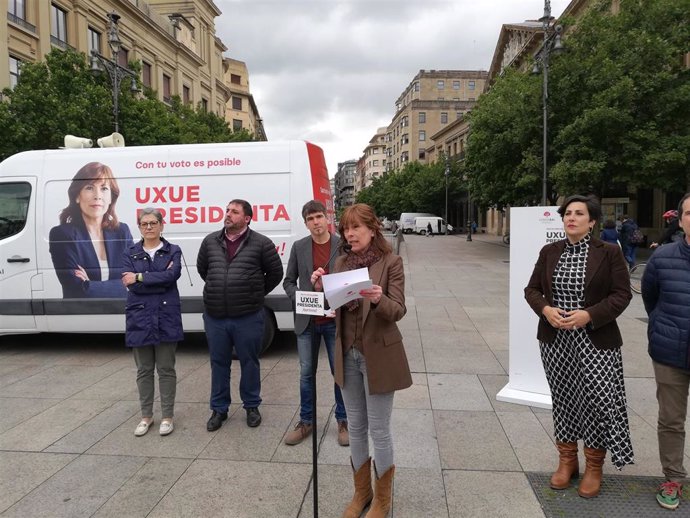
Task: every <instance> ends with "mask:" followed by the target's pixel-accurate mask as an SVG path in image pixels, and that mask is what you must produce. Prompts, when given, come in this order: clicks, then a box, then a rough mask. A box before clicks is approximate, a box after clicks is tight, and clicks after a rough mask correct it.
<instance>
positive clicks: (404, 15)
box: [215, 0, 570, 177]
mask: <svg viewBox="0 0 690 518" xmlns="http://www.w3.org/2000/svg"><path fill="white" fill-rule="evenodd" d="M215 3H216V5H217V6H218V7H219V8H220V10H221V11H223V14H222V15H221V16H220V17H219V18H216V33H217V34H218V36H220V38H221V39H222V41H223V42H224V43H225V45H226V46H228V47H229V50H228V51H227V52H226V53H225V55H226V56H227V57H231V58H234V59H239V60H241V61H244V62H246V64H247V67H248V69H249V81H250V90H251V93H252V94H253V95H254V99H255V101H256V104H257V107H258V109H259V112H260V114H261V117H262V118H263V121H264V127H265V130H266V134H267V136H268V139H269V140H283V139H300V140H309V141H311V142H314V143H315V144H318V145H320V146H321V147H322V148H323V149H324V152H325V154H326V163H327V166H328V172H329V174H330V176H331V177H332V176H334V175H335V172H336V170H337V164H338V162H343V161H345V160H349V159H357V158H359V157H360V156H361V155H362V151H363V150H364V148H365V147H366V145H367V144H368V142H369V139H370V138H371V137H372V136H373V135H374V133H375V132H376V128H378V127H381V126H387V125H388V124H389V123H390V121H391V119H392V118H393V115H394V114H395V100H396V99H397V98H398V96H399V95H400V94H401V93H402V92H403V90H404V89H405V88H406V87H407V85H408V84H409V83H410V81H411V80H412V78H413V77H414V76H415V75H416V74H417V73H418V72H419V70H421V69H425V70H431V69H437V70H442V69H444V70H445V69H453V70H455V69H460V70H488V69H489V66H490V64H491V58H492V56H493V53H494V49H495V47H496V41H497V39H498V35H499V33H500V29H501V25H502V24H504V23H516V22H523V21H525V20H534V19H538V18H540V17H541V16H542V14H543V12H544V0H215ZM569 3H570V0H552V1H551V13H552V15H553V16H560V15H561V13H562V12H563V10H564V9H565V7H566V6H567V5H568V4H569Z"/></svg>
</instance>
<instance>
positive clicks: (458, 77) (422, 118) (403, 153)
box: [386, 70, 487, 171]
mask: <svg viewBox="0 0 690 518" xmlns="http://www.w3.org/2000/svg"><path fill="white" fill-rule="evenodd" d="M486 79H487V73H486V72H485V71H481V70H420V71H419V73H418V74H417V75H416V76H415V77H414V79H413V80H412V81H411V82H410V84H409V85H408V86H407V88H406V89H405V90H404V91H403V93H402V94H401V95H400V97H398V99H397V100H396V102H395V115H394V116H393V120H392V121H391V123H390V124H389V126H388V128H387V131H386V170H387V171H391V170H395V169H400V168H401V167H403V166H404V165H405V162H407V161H409V160H418V161H420V162H427V158H426V149H427V147H428V146H429V138H430V137H431V135H433V134H435V133H436V132H438V131H439V130H440V129H442V128H443V127H444V126H446V125H448V124H449V123H451V122H452V121H454V120H456V119H459V118H460V117H462V115H463V114H464V113H467V112H468V111H470V110H471V109H472V107H473V106H474V105H475V103H476V101H477V97H479V95H480V94H481V93H482V92H483V91H484V84H485V83H486Z"/></svg>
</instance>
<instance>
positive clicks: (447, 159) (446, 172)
mask: <svg viewBox="0 0 690 518" xmlns="http://www.w3.org/2000/svg"><path fill="white" fill-rule="evenodd" d="M443 176H445V177H446V214H445V217H444V219H445V220H446V235H448V176H450V157H449V156H448V155H446V170H445V171H444V174H443Z"/></svg>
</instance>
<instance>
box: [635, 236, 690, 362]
mask: <svg viewBox="0 0 690 518" xmlns="http://www.w3.org/2000/svg"><path fill="white" fill-rule="evenodd" d="M642 300H643V301H644V307H645V310H646V311H647V314H648V315H649V325H648V327H647V337H648V339H649V355H650V356H651V357H652V359H653V360H654V361H656V362H659V363H663V364H664V365H669V366H671V367H677V368H680V369H690V245H689V244H688V243H687V241H681V242H676V243H671V244H668V245H664V246H662V247H661V248H659V249H658V250H657V251H656V252H654V254H653V255H652V257H651V259H650V260H649V262H648V263H647V267H646V268H645V272H644V276H643V277H642Z"/></svg>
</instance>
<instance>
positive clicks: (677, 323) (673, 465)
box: [642, 193, 690, 509]
mask: <svg viewBox="0 0 690 518" xmlns="http://www.w3.org/2000/svg"><path fill="white" fill-rule="evenodd" d="M678 217H679V219H680V227H681V228H682V230H683V231H684V232H685V239H683V240H682V241H675V242H672V243H669V244H666V245H664V246H662V247H659V248H658V249H657V250H656V251H655V252H654V253H653V254H652V256H651V258H650V259H649V261H648V262H647V267H646V268H645V271H644V275H643V276H642V300H643V302H644V308H645V310H646V311H647V314H648V315H649V324H648V326H647V338H648V340H649V347H648V351H649V355H650V356H651V357H652V364H653V366H654V378H655V380H656V399H657V402H658V403H659V417H658V422H657V439H658V441H659V460H660V461H661V469H662V471H663V473H664V477H665V479H666V480H665V481H664V483H662V484H661V487H660V488H659V491H658V492H657V495H656V499H657V502H658V503H659V505H660V506H661V507H664V508H666V509H676V508H677V507H678V505H679V504H680V500H681V498H682V491H683V482H684V480H685V479H686V478H687V476H688V472H687V471H686V470H685V467H684V466H683V461H684V454H685V418H686V416H687V412H688V387H690V237H688V236H690V193H687V194H686V195H685V196H683V198H682V199H681V200H680V204H679V205H678Z"/></svg>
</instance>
